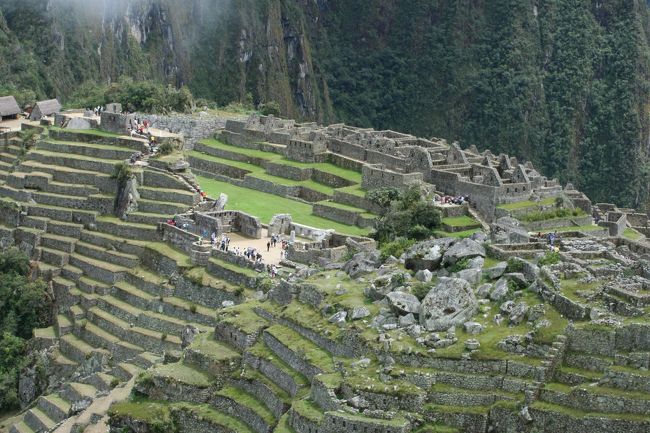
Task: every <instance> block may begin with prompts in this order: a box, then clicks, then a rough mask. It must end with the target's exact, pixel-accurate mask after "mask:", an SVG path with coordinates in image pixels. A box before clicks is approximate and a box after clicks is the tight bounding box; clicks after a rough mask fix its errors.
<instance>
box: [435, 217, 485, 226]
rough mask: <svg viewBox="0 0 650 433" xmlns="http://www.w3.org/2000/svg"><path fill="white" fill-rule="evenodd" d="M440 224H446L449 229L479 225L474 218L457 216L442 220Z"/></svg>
mask: <svg viewBox="0 0 650 433" xmlns="http://www.w3.org/2000/svg"><path fill="white" fill-rule="evenodd" d="M442 223H443V224H447V225H448V226H451V227H472V226H476V225H480V223H479V222H478V221H476V220H475V219H474V218H472V217H468V216H466V215H464V216H459V217H449V218H443V219H442Z"/></svg>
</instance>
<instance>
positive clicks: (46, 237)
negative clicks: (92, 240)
mask: <svg viewBox="0 0 650 433" xmlns="http://www.w3.org/2000/svg"><path fill="white" fill-rule="evenodd" d="M75 243H77V239H75V238H73V237H68V236H59V235H55V234H52V233H44V234H43V235H42V236H41V245H42V246H44V247H47V248H51V249H53V250H59V251H62V252H64V253H68V254H71V253H73V252H74V246H75Z"/></svg>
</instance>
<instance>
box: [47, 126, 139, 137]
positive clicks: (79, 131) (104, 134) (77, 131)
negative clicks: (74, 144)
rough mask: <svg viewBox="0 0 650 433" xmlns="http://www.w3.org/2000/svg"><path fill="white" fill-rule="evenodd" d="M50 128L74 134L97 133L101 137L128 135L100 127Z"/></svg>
mask: <svg viewBox="0 0 650 433" xmlns="http://www.w3.org/2000/svg"><path fill="white" fill-rule="evenodd" d="M49 129H51V130H53V131H58V132H71V133H74V134H86V135H91V136H92V135H95V136H99V137H126V135H125V134H115V133H113V132H108V131H102V130H99V129H67V128H66V129H61V128H59V127H58V126H51V127H50V128H49Z"/></svg>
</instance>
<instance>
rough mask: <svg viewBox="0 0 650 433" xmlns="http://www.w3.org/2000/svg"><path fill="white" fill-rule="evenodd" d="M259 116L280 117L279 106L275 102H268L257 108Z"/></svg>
mask: <svg viewBox="0 0 650 433" xmlns="http://www.w3.org/2000/svg"><path fill="white" fill-rule="evenodd" d="M259 110H260V114H263V115H264V116H271V115H272V116H276V117H278V116H280V113H281V111H280V104H279V103H278V102H276V101H269V102H265V103H263V104H260V106H259Z"/></svg>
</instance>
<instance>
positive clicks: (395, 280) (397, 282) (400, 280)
mask: <svg viewBox="0 0 650 433" xmlns="http://www.w3.org/2000/svg"><path fill="white" fill-rule="evenodd" d="M405 282H406V274H405V273H403V272H399V273H397V274H393V275H392V276H391V277H390V283H391V284H392V285H393V286H401V285H403V284H404V283H405Z"/></svg>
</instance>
